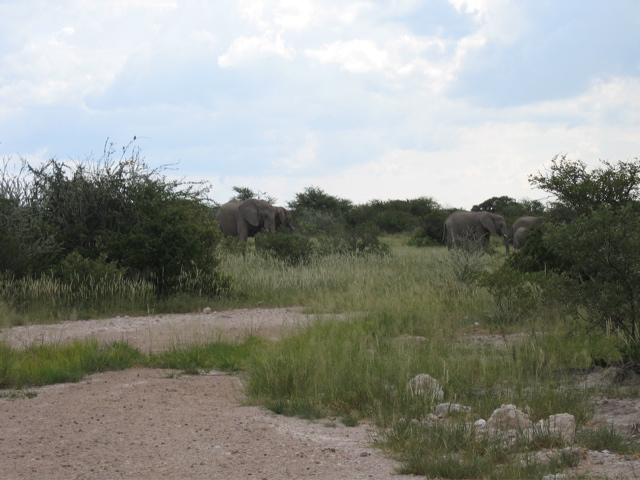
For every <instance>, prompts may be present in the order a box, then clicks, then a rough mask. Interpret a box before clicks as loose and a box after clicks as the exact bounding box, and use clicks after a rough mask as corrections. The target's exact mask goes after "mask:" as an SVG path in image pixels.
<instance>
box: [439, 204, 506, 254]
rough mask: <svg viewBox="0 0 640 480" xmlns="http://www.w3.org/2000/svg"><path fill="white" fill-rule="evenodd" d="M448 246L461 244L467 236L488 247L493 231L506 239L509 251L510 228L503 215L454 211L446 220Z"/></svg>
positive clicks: (479, 244)
mask: <svg viewBox="0 0 640 480" xmlns="http://www.w3.org/2000/svg"><path fill="white" fill-rule="evenodd" d="M444 228H445V233H446V235H447V246H448V247H449V248H451V246H452V245H454V244H455V245H460V244H461V242H462V240H464V239H465V238H467V239H471V240H473V241H475V242H476V244H477V245H478V246H484V247H486V246H487V245H488V244H489V237H490V236H491V234H492V233H493V234H494V235H499V236H501V237H502V238H503V239H504V247H505V249H506V250H507V253H509V230H508V229H507V222H505V220H504V217H503V216H502V215H496V214H495V213H489V212H466V211H463V210H461V211H458V212H453V213H452V214H451V215H449V216H448V217H447V219H446V220H445V221H444Z"/></svg>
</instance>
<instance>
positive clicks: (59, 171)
mask: <svg viewBox="0 0 640 480" xmlns="http://www.w3.org/2000/svg"><path fill="white" fill-rule="evenodd" d="M127 153H128V152H127V149H126V148H124V149H123V151H122V157H121V158H120V159H119V160H115V159H114V155H115V149H114V147H113V145H112V144H109V145H106V147H105V150H104V154H103V156H102V157H101V158H100V159H99V160H98V161H97V162H92V161H91V160H89V161H87V162H84V163H79V164H73V165H71V164H66V163H64V162H61V161H59V160H57V159H55V158H54V159H51V160H49V161H48V162H47V163H46V164H44V165H42V166H40V167H32V166H30V165H28V164H26V162H25V164H24V167H23V169H22V170H21V171H20V173H19V174H17V175H14V176H12V175H11V174H10V173H9V172H8V171H7V169H6V168H5V169H4V171H3V172H2V173H3V178H2V181H1V182H0V194H1V195H2V196H1V197H0V199H1V200H0V208H1V209H2V212H0V213H4V211H5V210H6V213H7V215H8V216H7V217H5V216H4V215H0V219H4V218H9V219H11V221H9V222H7V223H6V224H5V223H3V220H0V241H3V244H4V242H5V241H6V244H7V246H8V247H9V248H8V249H7V250H5V249H3V250H2V251H1V252H0V267H2V268H4V269H8V270H10V271H11V272H12V274H13V275H16V276H17V277H20V278H21V277H27V276H31V277H33V276H38V275H42V274H44V273H45V272H48V271H49V270H51V269H53V270H54V271H55V272H56V274H57V275H58V276H60V277H61V278H65V279H66V280H69V279H70V278H71V276H72V270H73V269H74V268H78V269H79V270H80V272H79V273H78V278H80V279H81V278H83V277H85V276H86V275H87V274H90V275H94V274H98V273H100V272H98V271H97V270H100V269H103V270H104V269H105V268H107V265H111V264H112V263H114V262H115V265H114V266H113V268H116V265H117V268H118V269H121V271H122V272H127V275H128V276H130V278H143V279H146V280H148V281H151V282H153V284H154V285H155V288H156V293H157V294H158V295H160V296H163V295H167V294H170V293H171V292H174V291H175V289H176V287H177V285H178V277H179V276H180V275H182V273H183V272H184V271H186V270H192V271H193V270H194V269H201V270H203V271H213V270H215V269H217V267H218V264H219V260H218V259H217V257H216V256H215V246H216V245H217V243H218V242H219V241H220V239H221V236H222V234H221V232H220V230H219V228H218V227H217V225H216V223H215V220H214V218H213V216H212V214H211V209H210V208H209V207H208V205H207V197H206V195H207V192H208V187H207V186H206V185H204V184H202V183H183V182H179V181H171V180H167V179H166V178H165V177H164V176H162V175H161V174H160V172H159V171H158V170H153V169H149V168H148V167H147V165H146V164H145V163H144V161H142V160H141V159H140V157H139V151H138V150H135V149H134V150H133V151H132V152H131V155H130V156H129V157H128V158H125V154H127ZM16 218H26V219H27V220H23V221H21V222H15V224H14V222H13V219H16ZM31 245H35V247H31ZM70 255H71V256H70ZM11 257H14V259H11ZM80 259H83V260H80ZM91 262H94V263H91ZM109 268H111V267H109ZM92 270H95V271H92ZM105 272H106V271H105ZM103 273H104V272H103ZM100 274H101V273H100Z"/></svg>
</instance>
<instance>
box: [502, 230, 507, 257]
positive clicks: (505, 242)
mask: <svg viewBox="0 0 640 480" xmlns="http://www.w3.org/2000/svg"><path fill="white" fill-rule="evenodd" d="M502 237H503V238H504V248H506V249H507V253H509V235H507V234H506V233H504V234H502Z"/></svg>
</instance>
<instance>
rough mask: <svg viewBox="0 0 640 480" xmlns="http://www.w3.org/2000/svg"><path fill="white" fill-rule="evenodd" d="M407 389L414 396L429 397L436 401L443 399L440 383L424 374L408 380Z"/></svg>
mask: <svg viewBox="0 0 640 480" xmlns="http://www.w3.org/2000/svg"><path fill="white" fill-rule="evenodd" d="M407 387H408V388H409V390H411V393H413V394H414V395H429V396H432V397H433V399H434V400H436V401H440V400H442V399H443V398H444V392H443V391H442V388H441V387H440V382H438V380H436V379H435V378H433V377H432V376H431V375H428V374H426V373H419V374H418V375H416V376H415V377H413V378H412V379H411V380H409V383H408V385H407Z"/></svg>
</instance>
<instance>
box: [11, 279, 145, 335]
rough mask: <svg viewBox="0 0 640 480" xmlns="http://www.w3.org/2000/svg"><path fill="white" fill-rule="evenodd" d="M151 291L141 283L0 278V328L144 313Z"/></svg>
mask: <svg viewBox="0 0 640 480" xmlns="http://www.w3.org/2000/svg"><path fill="white" fill-rule="evenodd" d="M154 298H155V293H154V287H153V285H152V284H151V283H150V282H146V281H144V280H130V279H125V278H122V277H116V278H113V277H112V278H97V279H96V278H93V277H91V276H89V277H88V278H85V279H84V280H83V281H74V282H72V283H65V282H63V281H61V280H60V279H58V278H55V277H53V276H52V275H43V276H41V277H38V278H31V277H26V278H20V279H16V278H13V277H11V276H8V275H4V276H2V275H0V304H4V307H3V308H2V309H0V316H2V318H0V320H2V322H1V323H0V325H4V326H11V325H16V324H20V323H24V322H26V321H28V322H30V323H42V321H43V320H44V321H52V320H60V319H65V318H69V317H75V318H91V317H92V316H94V317H95V316H96V315H101V314H104V313H105V312H117V313H123V312H131V311H145V309H146V308H148V307H149V305H151V304H153V302H154Z"/></svg>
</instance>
